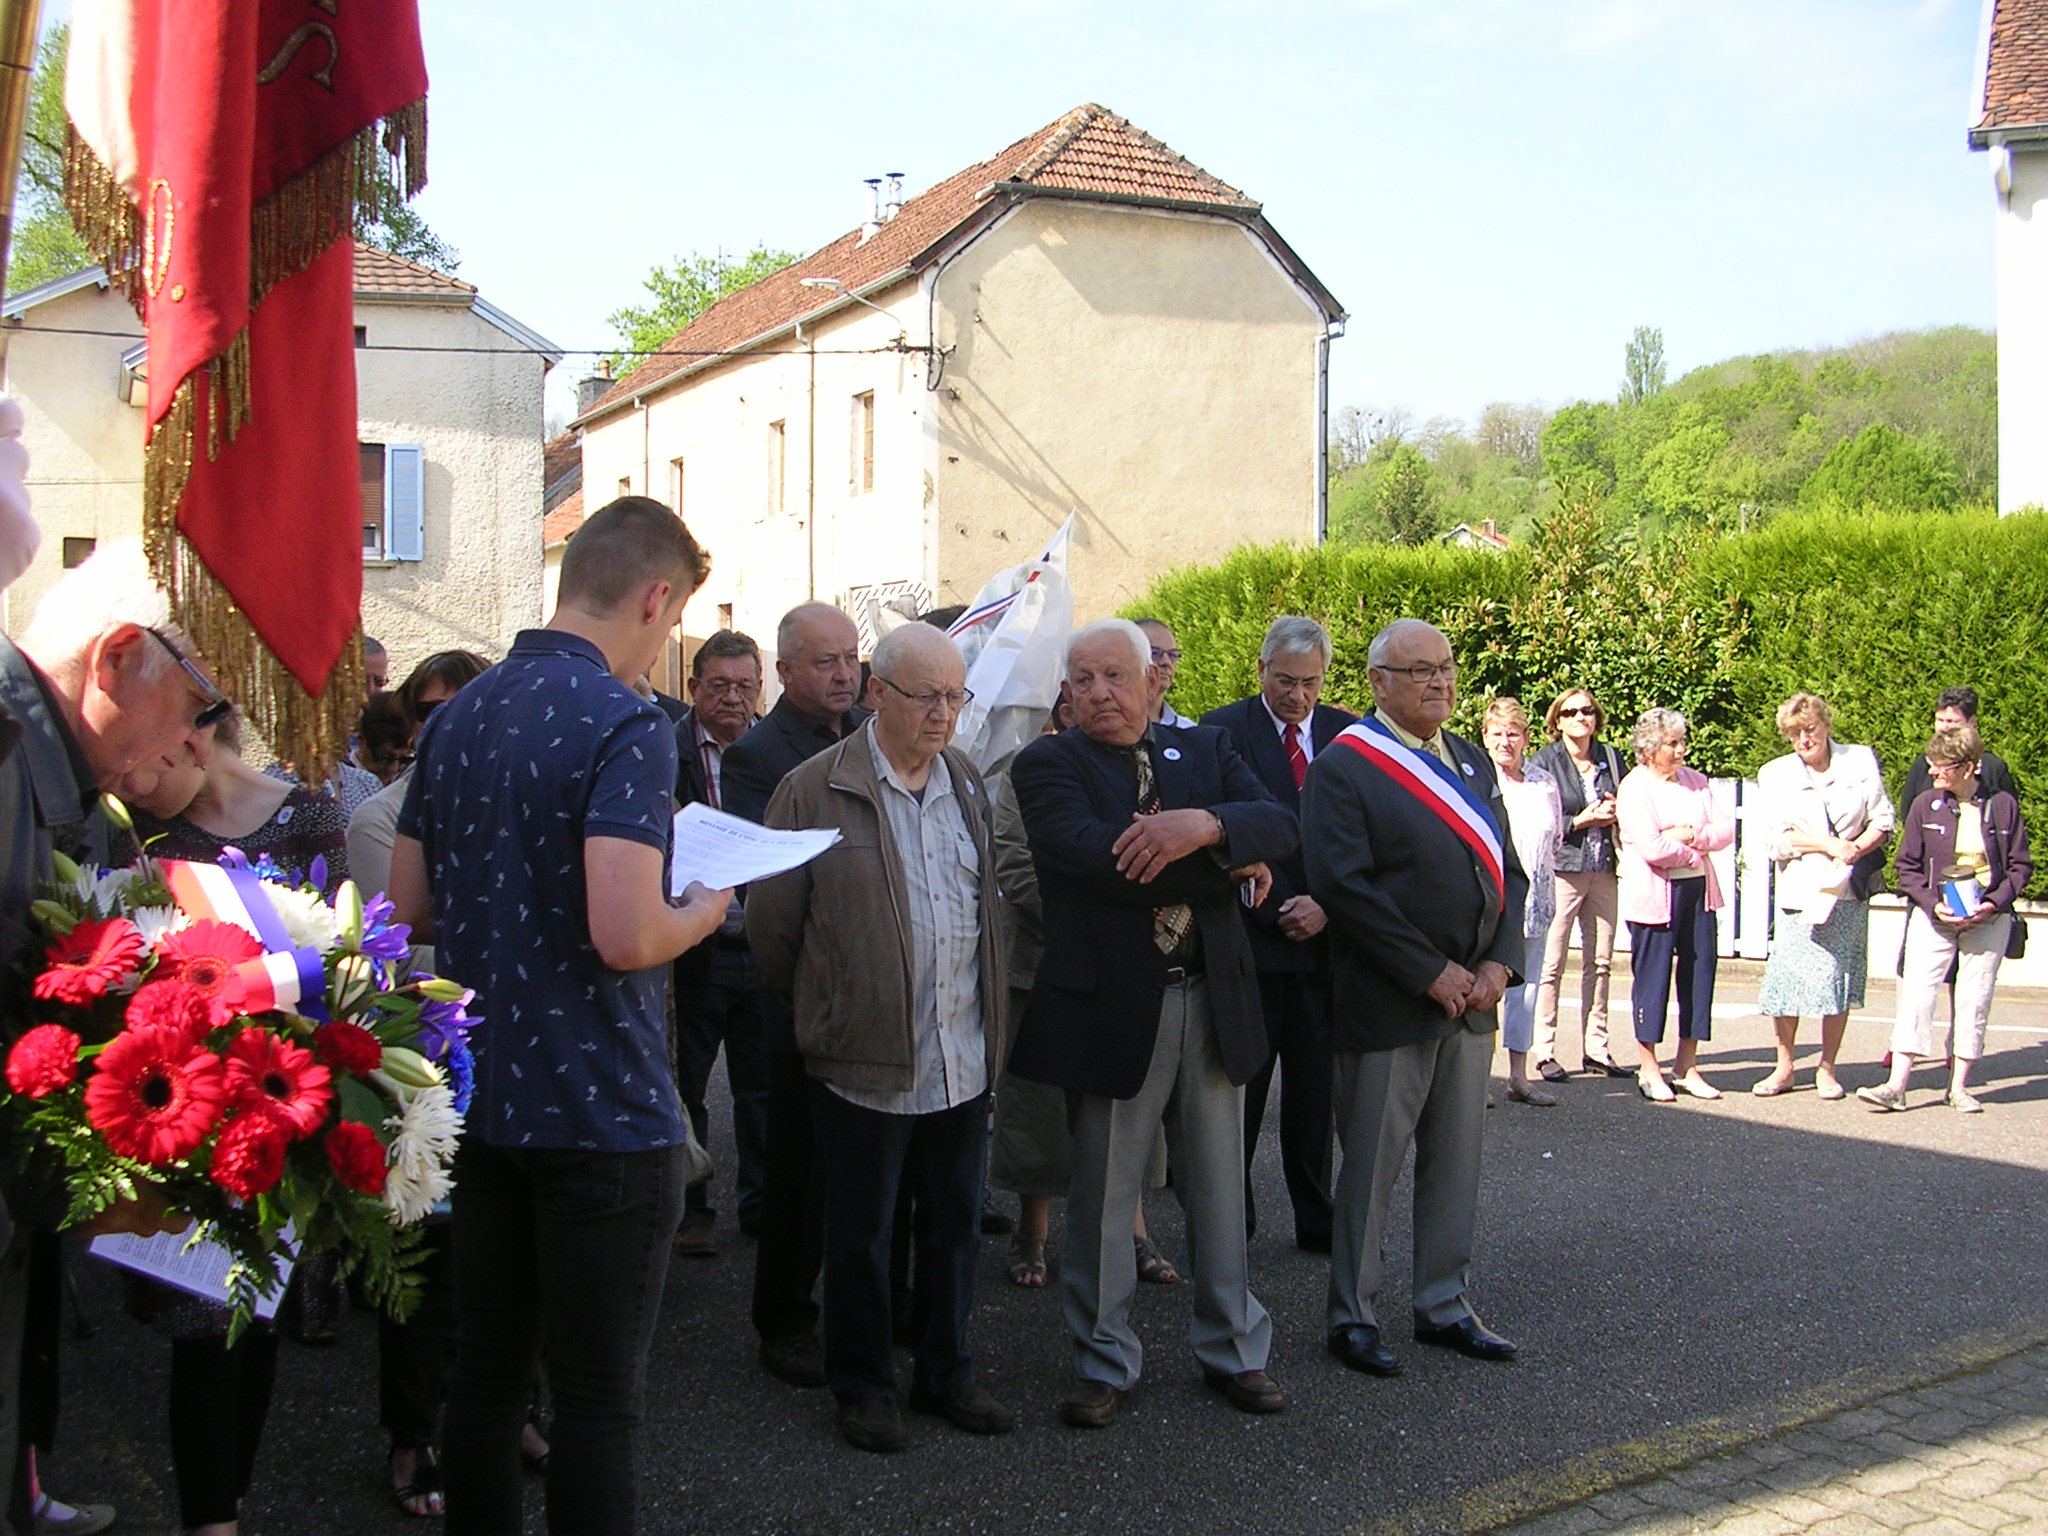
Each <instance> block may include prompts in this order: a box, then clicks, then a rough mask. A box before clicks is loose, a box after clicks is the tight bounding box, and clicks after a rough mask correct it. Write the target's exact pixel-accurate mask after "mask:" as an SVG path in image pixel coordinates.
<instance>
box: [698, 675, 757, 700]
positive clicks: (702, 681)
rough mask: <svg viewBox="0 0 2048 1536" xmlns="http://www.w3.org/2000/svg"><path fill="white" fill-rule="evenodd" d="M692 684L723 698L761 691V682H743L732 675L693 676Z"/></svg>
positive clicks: (743, 695)
mask: <svg viewBox="0 0 2048 1536" xmlns="http://www.w3.org/2000/svg"><path fill="white" fill-rule="evenodd" d="M690 686H691V687H692V688H701V689H703V690H704V691H705V692H706V693H715V694H717V695H718V696H719V697H720V698H721V699H724V698H731V697H733V696H734V695H739V696H741V697H745V696H747V695H750V694H756V693H759V692H760V691H761V685H760V684H759V683H749V682H743V681H741V680H740V679H738V678H731V677H693V678H691V679H690Z"/></svg>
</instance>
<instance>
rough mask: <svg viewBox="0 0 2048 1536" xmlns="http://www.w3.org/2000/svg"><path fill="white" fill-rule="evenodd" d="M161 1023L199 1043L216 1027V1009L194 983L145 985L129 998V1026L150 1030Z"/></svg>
mask: <svg viewBox="0 0 2048 1536" xmlns="http://www.w3.org/2000/svg"><path fill="white" fill-rule="evenodd" d="M158 1024H160V1025H162V1026H164V1027H165V1028H166V1029H181V1030H183V1031H184V1032H185V1033H186V1034H188V1035H190V1036H191V1037H192V1040H193V1043H194V1044H197V1043H199V1042H200V1041H202V1040H204V1039H205V1038H206V1036H207V1032H208V1031H209V1030H211V1029H212V1028H213V1010H212V1008H211V1007H210V1006H208V1004H207V1000H206V994H205V993H203V992H201V991H200V990H199V989H198V988H197V987H195V986H193V985H192V984H191V983H190V982H184V981H177V980H164V981H150V982H145V983H143V985H142V986H140V987H138V988H136V991H135V995H134V996H133V997H131V998H129V999H128V1027H129V1028H130V1029H148V1028H150V1027H151V1026H152V1025H158Z"/></svg>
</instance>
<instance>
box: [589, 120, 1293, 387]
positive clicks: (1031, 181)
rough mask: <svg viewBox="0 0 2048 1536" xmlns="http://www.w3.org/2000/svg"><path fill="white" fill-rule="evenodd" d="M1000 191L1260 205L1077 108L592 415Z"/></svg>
mask: <svg viewBox="0 0 2048 1536" xmlns="http://www.w3.org/2000/svg"><path fill="white" fill-rule="evenodd" d="M1004 182H1021V183H1025V184H1028V185H1030V186H1037V187H1044V188H1046V189H1047V190H1048V191H1056V192H1063V193H1069V194H1075V193H1078V194H1081V195H1084V196H1085V195H1088V194H1094V195H1096V196H1100V197H1106V198H1122V197H1147V198H1161V199H1167V200H1171V201H1175V202H1184V203H1196V204H1208V205H1210V206H1213V207H1218V208H1229V209H1233V210H1239V211H1244V212H1256V211H1257V209H1258V206H1259V205H1258V204H1257V203H1255V202H1253V201H1252V200H1251V199H1250V198H1248V197H1246V196H1245V195H1244V193H1242V192H1240V191H1238V190H1237V189H1236V188H1235V187H1232V186H1229V185H1228V184H1226V183H1224V182H1222V181H1219V180H1217V179H1216V178H1215V177H1214V176H1211V175H1210V174H1209V173H1208V172H1207V171H1205V170H1203V169H1202V168H1201V167H1200V166H1198V165H1195V164H1194V163H1192V162H1191V161H1188V160H1186V159H1183V158H1182V157H1181V156H1179V155H1177V154H1175V153H1174V152H1173V151H1172V150H1171V149H1169V148H1167V147H1166V146H1165V145H1164V144H1162V143H1160V142H1159V141H1158V140H1157V139H1155V138H1153V137H1152V136H1151V135H1150V134H1148V133H1146V132H1144V131H1143V130H1141V129H1139V128H1136V127H1133V126H1132V125H1131V124H1130V123H1129V122H1127V121H1125V120H1124V119H1123V118H1121V117H1118V116H1117V115H1116V114H1115V113H1113V112H1110V111H1107V110H1106V109H1104V108H1102V107H1098V106H1095V105H1093V104H1092V103H1091V104H1089V105H1086V106H1080V107H1076V108H1075V109H1074V110H1073V111H1071V112H1069V113H1067V114H1066V116H1064V117H1062V118H1060V119H1059V120H1058V121H1057V122H1052V123H1048V124H1046V125H1045V127H1043V128H1041V129H1039V130H1038V131H1037V132H1036V133H1032V134H1027V135H1026V136H1025V137H1023V138H1021V139H1019V140H1018V141H1017V142H1016V143H1014V144H1012V145H1010V146H1009V148H1007V149H1005V150H1003V151H1002V152H1001V153H999V154H996V155H993V156H991V157H990V158H989V159H987V160H983V161H981V162H980V163H979V164H976V165H970V166H968V167H967V168H966V169H965V170H963V171H959V172H957V173H955V174H954V175H952V176H949V177H948V178H946V180H944V181H941V182H939V183H938V184H937V185H936V186H933V187H930V188H928V189H927V190H925V191H924V192H921V193H919V194H918V195H917V196H916V197H913V198H911V199H909V200H908V201H906V202H905V203H904V204H903V206H902V208H901V209H900V210H898V212H897V214H896V216H895V217H894V218H893V219H891V220H889V222H887V223H886V224H883V225H882V226H881V227H880V228H879V229H877V230H876V231H875V233H874V234H873V235H871V236H869V237H868V239H866V240H865V241H863V240H862V239H861V232H860V231H859V230H858V229H853V230H849V231H848V232H847V233H845V234H843V235H841V236H840V237H839V238H838V239H837V240H834V241H833V242H832V243H831V244H830V245H828V246H825V247H824V248H823V249H822V250H818V251H814V252H812V253H811V254H810V255H809V256H806V257H804V258H803V259H802V260H801V261H797V262H794V263H792V264H791V265H789V266H787V267H784V268H783V269H782V270H781V271H780V272H775V273H771V274H770V275H769V276H767V277H764V278H762V279H761V280H760V281H758V282H756V283H753V284H751V285H750V286H748V287H746V288H742V289H741V290H740V291H739V292H738V293H735V294H732V295H730V296H729V297H727V298H724V299H721V300H720V301H719V302H718V303H716V304H714V305H712V306H711V308H709V309H707V310H705V311H704V313H703V314H701V315H699V316H698V317H697V318H696V320H694V321H693V322H691V323H690V324H689V325H687V326H685V327H684V328H683V329H682V330H681V331H679V332H677V333H676V335H674V336H673V337H671V338H670V339H669V341H668V343H667V345H666V346H664V347H663V348H662V350H661V351H659V352H657V353H655V354H654V355H653V356H651V357H649V358H647V359H646V361H644V362H643V363H641V364H640V366H639V367H638V368H636V369H634V370H633V371H632V372H631V373H630V374H628V375H627V376H626V377H625V378H623V379H621V380H620V381H619V383H617V384H616V385H614V386H613V387H612V388H611V389H610V390H608V391H607V392H606V393H605V395H604V397H603V398H602V399H600V400H599V401H598V402H597V403H596V404H595V405H594V406H592V407H591V411H592V412H597V411H602V410H604V409H606V408H607V407H609V406H612V405H616V404H617V403H619V402H620V401H622V400H626V399H630V398H631V397H632V396H633V395H634V394H636V393H638V392H639V391H641V390H643V389H645V388H646V387H647V386H648V385H650V384H657V383H659V382H660V381H661V380H663V379H665V378H667V377H669V375H671V374H674V373H677V372H679V371H681V370H682V369H685V368H688V367H690V366H691V365H692V364H694V363H697V362H700V361H702V359H703V358H704V357H705V356H706V355H714V354H717V353H720V352H726V351H730V350H732V349H733V348H736V347H740V346H743V345H745V344H747V343H749V342H752V341H756V340H759V339H761V338H763V337H766V336H772V335H775V334H778V333H780V332H781V331H783V330H786V329H788V328H789V327H790V326H792V325H794V324H795V323H796V322H797V321H798V320H800V319H802V318H803V317H804V316H805V315H808V314H812V313H815V312H816V311H818V310H820V309H824V308H826V307H827V306H828V305H830V304H832V303H835V302H837V301H836V298H835V296H834V295H832V294H831V293H830V291H829V290H825V291H820V290H817V289H811V288H806V287H804V286H803V284H802V279H804V278H806V277H836V278H838V279H839V280H840V281H841V282H843V283H845V284H846V286H847V287H848V288H849V289H851V290H852V291H854V292H856V293H858V292H861V291H862V290H864V289H866V288H868V287H869V286H870V285H871V284H874V283H876V282H879V281H881V280H882V279H885V278H887V277H889V276H891V275H892V274H896V273H903V274H906V275H907V274H908V273H909V272H910V270H911V269H912V266H913V264H914V263H916V262H918V261H919V260H921V259H928V258H929V256H930V253H931V251H932V247H934V246H935V245H937V244H938V243H939V242H941V241H943V240H944V239H945V238H946V236H948V235H949V234H951V233H952V232H953V231H954V230H956V229H959V228H960V227H961V226H962V225H963V224H965V223H967V222H968V220H969V219H971V218H972V217H973V216H974V215H975V214H976V213H978V212H980V211H981V210H982V209H983V208H985V207H987V206H988V205H989V202H990V200H989V199H988V198H987V197H985V196H984V194H985V193H987V192H988V191H989V190H990V189H991V188H992V187H994V186H996V185H998V184H1001V183H1004Z"/></svg>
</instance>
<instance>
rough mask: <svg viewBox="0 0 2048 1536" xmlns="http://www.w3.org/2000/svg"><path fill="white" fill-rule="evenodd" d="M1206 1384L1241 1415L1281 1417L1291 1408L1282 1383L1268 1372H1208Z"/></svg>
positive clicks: (1205, 1377) (1203, 1377)
mask: <svg viewBox="0 0 2048 1536" xmlns="http://www.w3.org/2000/svg"><path fill="white" fill-rule="evenodd" d="M1202 1380H1203V1381H1205V1382H1207V1383H1208V1385H1209V1390H1210V1391H1211V1392H1220V1393H1222V1394H1223V1400H1224V1401H1225V1402H1226V1403H1228V1404H1230V1406H1231V1407H1233V1408H1235V1409H1236V1410H1237V1411H1238V1412H1239V1413H1278V1412H1280V1410H1281V1409H1283V1408H1285V1407H1286V1406H1287V1394H1286V1393H1285V1392H1282V1391H1281V1390H1280V1383H1279V1382H1277V1381H1275V1380H1274V1379H1273V1378H1272V1377H1270V1376H1268V1375H1267V1374H1266V1373H1265V1372H1264V1371H1237V1372H1234V1373H1232V1372H1225V1371H1204V1372H1202Z"/></svg>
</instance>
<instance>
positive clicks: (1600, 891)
mask: <svg viewBox="0 0 2048 1536" xmlns="http://www.w3.org/2000/svg"><path fill="white" fill-rule="evenodd" d="M1555 878H1556V880H1557V916H1556V917H1554V918H1552V919H1551V922H1550V937H1549V939H1548V940H1547V941H1546V942H1545V944H1544V946H1543V974H1542V976H1541V977H1540V978H1539V979H1538V981H1537V983H1536V1033H1535V1037H1534V1039H1533V1040H1532V1042H1531V1044H1530V1046H1529V1055H1530V1059H1531V1060H1533V1061H1535V1062H1537V1063H1538V1064H1541V1063H1543V1062H1546V1061H1556V1060H1557V992H1558V984H1559V982H1560V981H1561V980H1562V979H1563V976H1564V962H1565V959H1566V957H1567V956H1569V955H1570V953H1571V948H1572V931H1573V929H1575V928H1576V929H1577V930H1578V936H1579V947H1580V950H1581V951H1582V954H1581V960H1580V965H1581V969H1580V973H1579V1007H1580V1011H1579V1019H1580V1023H1581V1025H1582V1026H1583V1028H1584V1043H1583V1047H1582V1049H1581V1050H1580V1052H1579V1054H1580V1056H1581V1057H1582V1058H1584V1057H1591V1058H1594V1059H1596V1060H1599V1061H1612V1060H1614V1052H1613V1050H1612V1049H1611V1047H1610V1046H1609V1044H1608V1040H1607V980H1608V973H1609V972H1610V971H1612V970H1613V968H1614V925H1615V915H1616V913H1617V912H1619V911H1620V908H1621V887H1620V883H1619V882H1618V881H1617V880H1616V878H1615V877H1614V876H1613V875H1612V874H1598V873H1594V874H1578V875H1565V874H1560V875H1558V876H1556V877H1555ZM1630 1060H1631V1061H1633V1060H1634V1057H1633V1054H1631V1057H1630ZM1624 1065H1627V1063H1624Z"/></svg>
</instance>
